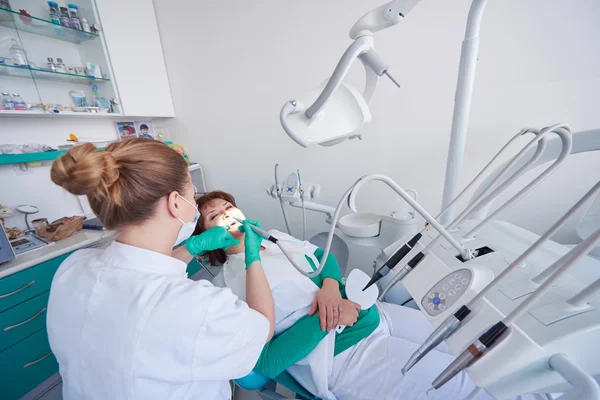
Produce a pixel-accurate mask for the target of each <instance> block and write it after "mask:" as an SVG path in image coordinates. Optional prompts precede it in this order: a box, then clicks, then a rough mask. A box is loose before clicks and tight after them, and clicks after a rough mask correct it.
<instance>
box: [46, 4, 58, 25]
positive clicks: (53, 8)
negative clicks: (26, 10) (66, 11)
mask: <svg viewBox="0 0 600 400" xmlns="http://www.w3.org/2000/svg"><path fill="white" fill-rule="evenodd" d="M48 8H49V10H50V20H51V21H52V23H54V24H60V14H59V13H60V11H59V7H58V3H55V2H54V1H49V2H48Z"/></svg>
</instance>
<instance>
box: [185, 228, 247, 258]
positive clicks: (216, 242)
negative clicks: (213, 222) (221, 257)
mask: <svg viewBox="0 0 600 400" xmlns="http://www.w3.org/2000/svg"><path fill="white" fill-rule="evenodd" d="M236 244H240V241H239V240H236V239H235V238H234V237H233V235H231V233H229V232H227V230H226V229H225V228H224V227H222V226H215V227H212V228H210V229H209V230H207V231H204V232H202V233H201V234H199V235H196V236H192V237H190V238H189V239H188V240H187V241H186V242H185V247H186V248H187V250H188V251H189V252H190V254H191V255H193V256H195V255H196V254H200V253H202V252H204V251H211V250H218V249H226V248H228V247H231V246H235V245H236Z"/></svg>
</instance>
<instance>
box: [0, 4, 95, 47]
mask: <svg viewBox="0 0 600 400" xmlns="http://www.w3.org/2000/svg"><path fill="white" fill-rule="evenodd" d="M0 26H4V27H6V28H11V29H15V28H16V29H17V30H18V31H22V32H29V33H33V34H35V35H40V36H45V37H49V38H53V39H58V40H63V41H65V42H71V43H81V42H85V41H86V40H90V39H96V38H98V35H97V34H95V33H90V32H85V31H80V30H79V29H75V28H69V27H67V26H62V25H58V24H54V23H53V22H52V21H48V20H45V19H41V18H37V17H32V16H26V15H22V14H20V13H18V12H16V11H12V10H7V9H6V8H0Z"/></svg>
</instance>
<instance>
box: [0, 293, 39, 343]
mask: <svg viewBox="0 0 600 400" xmlns="http://www.w3.org/2000/svg"><path fill="white" fill-rule="evenodd" d="M49 295H50V292H44V293H42V294H39V295H37V296H35V297H34V298H32V299H29V300H27V301H25V302H23V303H21V304H19V305H17V306H15V307H12V308H11V309H9V310H6V311H4V312H3V313H0V351H2V350H6V349H8V348H9V347H10V346H12V345H13V344H15V343H17V342H19V341H21V340H23V339H25V338H26V337H27V336H29V335H31V334H32V333H34V332H37V331H39V330H40V329H42V328H44V327H45V326H46V307H48V296H49Z"/></svg>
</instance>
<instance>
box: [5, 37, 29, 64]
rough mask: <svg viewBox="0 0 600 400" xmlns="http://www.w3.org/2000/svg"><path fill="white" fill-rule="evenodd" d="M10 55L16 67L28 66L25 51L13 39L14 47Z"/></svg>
mask: <svg viewBox="0 0 600 400" xmlns="http://www.w3.org/2000/svg"><path fill="white" fill-rule="evenodd" d="M8 54H9V56H10V58H11V59H12V62H13V64H15V65H27V56H26V55H25V50H23V49H22V48H21V46H19V45H18V44H17V41H16V40H15V39H12V46H10V49H8Z"/></svg>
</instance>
